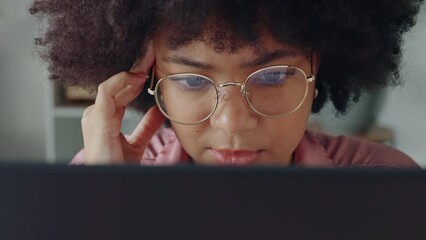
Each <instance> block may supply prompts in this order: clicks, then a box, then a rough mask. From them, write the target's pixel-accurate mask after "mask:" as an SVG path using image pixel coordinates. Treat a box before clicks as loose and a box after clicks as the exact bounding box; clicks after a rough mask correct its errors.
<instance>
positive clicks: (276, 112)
mask: <svg viewBox="0 0 426 240" xmlns="http://www.w3.org/2000/svg"><path fill="white" fill-rule="evenodd" d="M306 91H307V82H306V76H305V74H304V73H303V72H302V71H301V70H299V69H298V68H294V67H287V66H277V67H270V68H265V69H262V70H260V71H257V72H255V73H254V74H252V75H251V76H250V77H249V78H248V80H247V83H246V93H247V96H248V102H249V104H250V105H251V107H252V108H253V110H255V111H256V112H257V113H259V114H261V115H263V116H269V117H280V116H285V115H287V114H290V113H291V112H293V111H294V110H296V109H297V108H298V107H299V106H300V104H302V102H303V100H304V98H305V96H306Z"/></svg>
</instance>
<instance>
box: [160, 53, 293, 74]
mask: <svg viewBox="0 0 426 240" xmlns="http://www.w3.org/2000/svg"><path fill="white" fill-rule="evenodd" d="M298 54H300V53H299V52H298V51H296V50H292V49H278V50H275V51H273V52H269V53H265V54H262V55H261V56H260V57H257V58H255V59H253V60H249V61H245V62H244V63H242V64H241V65H240V68H250V67H259V66H263V65H266V64H268V63H270V62H272V61H274V60H276V59H280V58H285V57H292V56H296V55H298ZM161 60H162V61H164V62H166V63H175V64H179V65H185V66H190V67H194V68H199V69H202V70H214V69H215V67H214V66H213V65H211V64H208V63H203V62H199V61H195V60H192V59H189V58H187V57H184V56H179V55H173V56H169V57H161Z"/></svg>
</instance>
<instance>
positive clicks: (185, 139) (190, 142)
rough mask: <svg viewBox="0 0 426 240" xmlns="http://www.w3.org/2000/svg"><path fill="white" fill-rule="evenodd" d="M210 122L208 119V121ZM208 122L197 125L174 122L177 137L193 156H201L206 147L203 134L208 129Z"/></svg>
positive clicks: (173, 126)
mask: <svg viewBox="0 0 426 240" xmlns="http://www.w3.org/2000/svg"><path fill="white" fill-rule="evenodd" d="M207 122H208V121H207ZM206 124H207V123H206V122H204V123H201V124H197V125H181V124H176V123H173V122H172V128H173V130H174V132H175V133H176V137H177V138H178V140H179V142H180V143H181V145H182V147H183V148H184V149H185V151H186V152H187V153H188V154H189V155H190V156H192V157H193V158H196V157H199V156H200V155H201V153H202V151H203V149H204V145H203V144H204V141H203V140H202V139H203V134H204V133H205V132H206V131H207V130H206V128H208V126H207V125H206Z"/></svg>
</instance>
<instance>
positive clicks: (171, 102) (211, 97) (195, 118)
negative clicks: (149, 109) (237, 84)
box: [157, 74, 217, 124]
mask: <svg viewBox="0 0 426 240" xmlns="http://www.w3.org/2000/svg"><path fill="white" fill-rule="evenodd" d="M157 100H158V103H159V105H160V107H161V110H162V112H163V113H164V114H165V115H166V116H167V117H168V118H169V119H170V120H172V121H175V122H178V123H181V124H195V123H199V122H202V121H204V120H205V119H207V118H208V117H209V116H210V115H211V114H212V113H213V111H214V109H215V107H216V103H217V97H216V88H215V86H214V83H213V82H212V81H211V80H210V79H208V78H206V77H203V76H201V75H196V74H176V75H171V76H168V77H166V78H164V79H162V80H161V81H160V82H159V83H158V86H157Z"/></svg>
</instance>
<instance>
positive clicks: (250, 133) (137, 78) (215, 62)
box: [82, 35, 319, 166]
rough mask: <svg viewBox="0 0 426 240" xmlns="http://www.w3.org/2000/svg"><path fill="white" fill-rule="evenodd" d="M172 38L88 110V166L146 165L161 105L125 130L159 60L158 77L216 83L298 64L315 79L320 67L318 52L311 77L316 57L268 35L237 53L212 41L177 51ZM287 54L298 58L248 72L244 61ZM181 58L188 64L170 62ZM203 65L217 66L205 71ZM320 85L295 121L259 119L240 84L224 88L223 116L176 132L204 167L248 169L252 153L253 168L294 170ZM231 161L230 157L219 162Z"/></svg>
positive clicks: (114, 81)
mask: <svg viewBox="0 0 426 240" xmlns="http://www.w3.org/2000/svg"><path fill="white" fill-rule="evenodd" d="M159 36H160V37H159ZM164 39H166V38H165V37H161V35H157V36H156V37H154V39H153V40H152V41H151V42H150V44H149V45H148V50H147V54H146V55H145V56H144V59H139V60H137V61H136V62H135V65H134V67H133V68H132V69H131V70H130V72H122V73H118V74H116V75H114V76H112V77H111V78H110V79H107V80H106V81H104V82H103V83H102V84H100V86H99V88H98V93H97V97H96V101H95V103H94V104H93V105H91V106H89V107H88V108H87V109H86V110H85V112H84V114H83V118H82V128H83V139H84V146H85V163H86V164H114V163H118V164H121V163H135V164H138V162H139V160H140V159H141V158H142V155H143V152H144V150H145V148H146V146H147V144H148V143H149V140H150V139H151V137H152V136H153V135H154V134H155V132H156V131H157V130H158V129H159V128H160V127H161V125H162V123H163V122H164V119H165V118H164V116H162V114H161V113H160V111H159V110H158V108H157V107H153V108H151V109H150V110H149V111H148V112H147V113H146V114H145V116H144V117H143V118H142V119H141V121H140V123H139V124H138V126H137V127H136V129H135V130H134V131H133V133H132V134H131V135H129V136H124V135H123V134H122V133H121V132H120V129H121V123H122V119H123V116H124V109H125V107H126V105H128V104H129V103H130V102H131V101H133V100H134V99H135V98H136V97H137V95H139V94H140V93H141V91H142V86H143V85H144V84H145V81H146V77H147V73H148V72H149V69H150V68H151V67H152V66H153V63H154V62H155V65H156V75H157V78H161V77H164V76H165V75H169V74H174V73H181V72H192V73H197V74H202V75H205V76H207V77H209V78H211V79H213V80H214V81H215V83H216V84H218V83H224V82H243V81H244V80H245V79H246V78H247V76H248V75H250V74H251V73H252V72H254V71H256V70H258V69H260V68H263V67H267V66H271V65H293V66H296V67H299V68H300V69H302V70H303V71H304V72H305V73H306V75H308V76H309V75H311V74H314V75H315V73H316V72H317V69H318V62H319V61H318V59H319V58H318V56H317V55H316V54H314V57H313V60H314V61H313V62H312V63H313V71H314V72H313V73H311V61H310V60H311V59H310V55H309V54H306V51H304V52H302V51H297V50H295V49H291V48H290V47H289V46H286V45H283V44H279V43H277V42H275V41H274V40H273V39H272V38H270V37H268V36H267V35H264V36H263V37H262V38H261V42H262V43H263V44H262V46H264V47H263V48H262V50H259V49H255V48H253V47H250V46H247V47H243V48H242V49H240V50H239V51H238V52H236V53H233V54H229V53H225V52H222V53H219V52H216V51H215V50H214V49H213V48H212V47H211V46H209V45H208V44H207V43H205V42H193V43H191V44H188V45H185V46H182V47H179V48H177V49H171V48H169V45H168V44H167V43H166V42H165V40H164ZM283 49H284V50H285V51H284V52H290V53H291V54H289V55H285V54H284V55H281V56H278V55H275V57H272V58H263V60H265V59H266V60H265V61H255V62H256V63H257V64H254V65H252V66H250V67H241V65H242V64H243V63H247V62H250V61H253V60H256V59H257V60H259V59H262V56H265V54H267V53H271V52H274V51H276V50H283ZM277 56H278V57H277ZM176 57H178V58H180V59H182V58H185V59H186V61H183V62H182V61H174V60H170V59H176ZM188 62H189V63H188ZM194 63H196V64H194ZM200 63H201V64H202V65H208V66H209V67H210V68H205V67H200ZM197 64H198V65H197ZM314 85H315V84H314V82H312V83H309V84H308V93H307V97H306V99H305V101H304V102H303V104H302V106H301V107H300V108H299V109H298V110H297V111H296V112H294V113H292V114H291V115H289V116H287V117H283V118H278V119H271V118H265V117H262V116H260V115H258V114H257V113H255V112H254V111H253V110H252V109H251V108H250V107H249V106H248V104H247V103H246V101H245V98H244V96H243V95H242V94H241V93H240V91H239V89H238V88H235V87H232V88H226V89H224V91H223V92H222V93H223V96H222V97H221V99H220V101H219V105H218V107H217V109H216V111H215V112H214V114H213V115H212V116H211V117H210V118H209V119H208V120H207V121H205V122H203V123H200V124H197V125H181V124H177V123H174V122H172V123H171V124H172V128H173V129H174V131H175V133H176V136H177V138H178V139H179V141H180V143H181V144H182V147H183V148H184V149H185V151H186V152H187V153H188V154H189V155H190V156H191V158H192V159H193V160H194V162H195V163H196V164H201V165H217V164H234V165H242V164H244V165H245V164H247V163H248V162H247V161H239V159H241V158H242V159H244V158H247V155H249V156H250V157H249V158H250V161H249V163H250V164H258V165H274V166H285V165H289V164H290V162H291V160H292V154H293V152H294V150H295V148H296V147H297V145H298V144H299V142H300V140H301V138H302V137H303V134H304V131H305V129H306V125H307V121H308V117H309V114H310V112H311V105H312V100H313V92H314ZM176 101H178V100H176ZM218 155H219V157H218ZM223 156H226V157H227V158H229V159H230V160H227V161H220V159H219V160H218V158H221V157H222V158H223Z"/></svg>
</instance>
